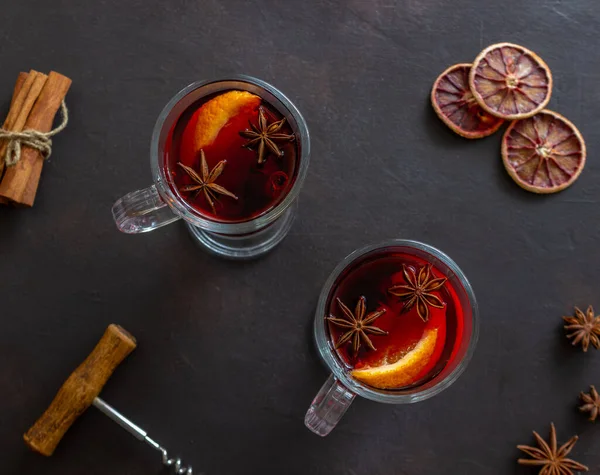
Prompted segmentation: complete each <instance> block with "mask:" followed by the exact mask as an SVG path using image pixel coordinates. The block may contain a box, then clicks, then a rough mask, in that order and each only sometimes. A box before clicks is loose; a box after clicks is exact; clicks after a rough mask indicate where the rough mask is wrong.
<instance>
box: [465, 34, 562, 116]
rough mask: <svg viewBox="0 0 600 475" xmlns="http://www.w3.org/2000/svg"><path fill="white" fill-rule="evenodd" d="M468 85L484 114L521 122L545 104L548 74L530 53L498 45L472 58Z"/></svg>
mask: <svg viewBox="0 0 600 475" xmlns="http://www.w3.org/2000/svg"><path fill="white" fill-rule="evenodd" d="M469 86H470V87H471V91H472V92H473V96H474V97H475V100H476V101H477V102H478V103H479V105H480V106H481V107H482V108H483V109H484V110H485V111H486V112H489V113H490V114H492V115H495V116H496V117H500V118H502V119H524V118H526V117H531V116H532V115H534V114H536V113H538V112H539V111H541V110H542V109H543V108H544V107H546V104H548V101H549V100H550V95H551V94H552V74H551V73H550V68H548V65H547V64H546V63H545V62H544V61H543V60H542V58H540V57H539V56H538V55H536V54H535V53H534V52H533V51H530V50H528V49H527V48H524V47H523V46H519V45H515V44H512V43H498V44H495V45H492V46H488V47H487V48H486V49H484V50H483V51H482V52H481V53H480V54H479V56H477V58H475V61H473V67H472V68H471V72H470V73H469Z"/></svg>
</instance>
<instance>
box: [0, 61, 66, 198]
mask: <svg viewBox="0 0 600 475" xmlns="http://www.w3.org/2000/svg"><path fill="white" fill-rule="evenodd" d="M27 79H29V78H27ZM70 86H71V80H70V79H69V78H68V77H66V76H63V75H62V74H59V73H57V72H54V71H52V72H50V74H49V75H48V79H47V80H46V82H45V84H44V86H43V88H42V90H41V93H40V95H39V97H38V99H37V101H36V102H35V105H34V106H33V109H32V110H31V113H30V114H29V117H28V118H27V121H26V122H25V126H24V128H25V129H33V130H38V131H40V132H49V131H50V129H51V128H52V123H53V122H54V117H55V115H56V113H57V111H58V109H59V108H60V105H61V104H62V101H63V100H64V98H65V96H66V94H67V91H68V90H69V87H70ZM43 166H44V158H43V157H42V155H41V153H40V152H39V151H38V150H36V149H33V148H31V147H27V146H24V147H23V148H22V150H21V159H20V160H19V162H18V163H17V164H16V165H15V166H12V167H8V168H7V169H6V173H5V175H4V178H3V179H2V182H0V197H3V198H5V199H7V200H8V201H9V202H10V203H13V204H16V205H22V206H33V202H34V200H35V195H36V192H37V187H38V184H39V180H40V175H41V172H42V167H43Z"/></svg>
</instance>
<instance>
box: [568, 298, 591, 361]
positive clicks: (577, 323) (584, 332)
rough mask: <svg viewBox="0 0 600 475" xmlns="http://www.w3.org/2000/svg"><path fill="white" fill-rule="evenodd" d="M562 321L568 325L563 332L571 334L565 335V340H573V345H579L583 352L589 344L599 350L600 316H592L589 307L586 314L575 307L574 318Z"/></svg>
mask: <svg viewBox="0 0 600 475" xmlns="http://www.w3.org/2000/svg"><path fill="white" fill-rule="evenodd" d="M563 320H564V321H565V322H567V323H568V325H565V330H567V331H569V332H571V333H568V334H567V338H572V339H573V345H577V344H578V343H581V346H582V348H583V351H587V350H588V347H589V346H590V343H591V344H592V345H594V347H595V348H596V349H600V338H599V336H600V316H598V317H595V316H594V309H593V308H592V306H591V305H590V306H589V307H588V309H587V312H586V314H584V313H583V312H582V311H581V310H579V309H578V308H577V307H575V316H574V317H563Z"/></svg>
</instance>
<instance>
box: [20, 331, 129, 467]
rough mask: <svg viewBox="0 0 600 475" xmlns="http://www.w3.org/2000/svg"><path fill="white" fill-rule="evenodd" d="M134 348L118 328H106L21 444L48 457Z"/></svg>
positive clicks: (125, 332) (124, 332)
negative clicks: (23, 443)
mask: <svg viewBox="0 0 600 475" xmlns="http://www.w3.org/2000/svg"><path fill="white" fill-rule="evenodd" d="M135 347H136V341H135V338H134V337H133V336H132V335H131V334H129V333H128V332H127V331H126V330H124V329H123V328H121V327H120V326H119V325H114V324H111V325H109V326H108V328H107V329H106V331H105V332H104V335H103V336H102V338H101V339H100V341H99V342H98V344H97V345H96V347H95V348H94V349H93V350H92V352H91V353H90V354H89V355H88V357H87V358H86V359H85V361H84V362H83V363H81V364H80V365H79V367H78V368H77V369H76V370H75V371H73V373H71V376H69V378H68V379H67V380H66V381H65V382H64V384H63V385H62V387H61V388H60V389H59V390H58V393H57V394H56V396H55V397H54V400H53V401H52V403H51V404H50V406H49V407H48V409H46V412H44V414H42V416H41V417H40V418H39V419H38V420H37V421H36V423H35V424H34V425H33V426H32V427H31V428H30V429H29V430H28V431H27V433H26V434H25V435H24V436H23V438H24V439H25V443H26V444H27V445H28V446H29V447H30V448H31V449H32V450H34V451H36V452H39V453H40V454H42V455H46V456H49V455H52V453H53V452H54V449H56V446H57V445H58V443H59V442H60V440H61V439H62V438H63V436H64V435H65V433H66V432H67V430H68V429H69V427H71V425H72V424H73V422H75V420H76V419H77V418H78V417H79V416H80V415H81V414H82V413H83V412H84V411H85V410H86V409H87V408H88V407H90V405H91V404H92V402H93V401H94V399H95V398H96V397H97V396H98V394H100V391H101V390H102V388H103V387H104V385H105V384H106V382H107V381H108V378H110V376H111V375H112V374H113V372H114V371H115V369H116V368H117V366H119V364H120V363H121V362H122V361H123V360H124V359H125V358H126V357H127V355H128V354H129V353H131V352H132V351H133V350H134V349H135Z"/></svg>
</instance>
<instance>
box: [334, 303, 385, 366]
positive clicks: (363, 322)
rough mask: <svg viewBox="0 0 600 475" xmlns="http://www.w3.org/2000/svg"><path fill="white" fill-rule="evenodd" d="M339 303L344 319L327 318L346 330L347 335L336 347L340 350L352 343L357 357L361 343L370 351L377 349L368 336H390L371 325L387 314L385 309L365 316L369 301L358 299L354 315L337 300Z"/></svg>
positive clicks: (339, 340) (344, 335) (341, 338)
mask: <svg viewBox="0 0 600 475" xmlns="http://www.w3.org/2000/svg"><path fill="white" fill-rule="evenodd" d="M337 303H338V305H339V306H340V309H341V310H342V313H343V314H344V317H343V318H338V317H336V316H335V315H329V317H327V320H329V321H330V322H331V323H333V324H334V325H335V326H338V327H340V328H342V329H344V330H345V333H343V334H342V336H340V338H339V339H338V341H337V343H336V345H335V347H336V348H340V347H341V346H342V345H344V344H346V343H348V342H349V341H352V351H353V352H354V354H355V355H356V354H357V353H358V350H359V348H360V345H361V343H364V344H365V345H366V346H367V347H368V348H369V349H371V350H375V349H376V348H375V346H374V345H373V342H372V341H371V339H370V338H369V336H368V334H372V335H387V334H388V332H386V331H385V330H382V329H381V328H378V327H375V326H372V325H371V323H373V322H374V321H375V320H377V319H378V318H379V317H381V316H382V315H383V314H384V313H385V309H382V310H377V311H375V312H371V313H369V314H368V315H366V316H365V314H366V313H367V299H365V297H361V298H360V299H358V303H357V304H356V309H355V310H354V313H352V310H350V309H349V308H348V307H347V306H346V305H345V304H344V303H343V302H342V301H341V300H340V299H339V298H338V299H337Z"/></svg>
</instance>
